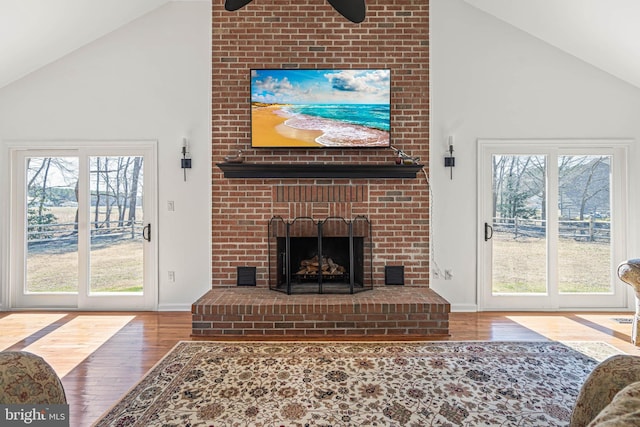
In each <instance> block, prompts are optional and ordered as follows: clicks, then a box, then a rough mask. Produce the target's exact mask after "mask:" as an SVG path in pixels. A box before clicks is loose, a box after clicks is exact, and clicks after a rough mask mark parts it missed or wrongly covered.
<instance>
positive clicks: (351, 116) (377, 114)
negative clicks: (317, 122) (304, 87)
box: [287, 104, 390, 132]
mask: <svg viewBox="0 0 640 427" xmlns="http://www.w3.org/2000/svg"><path fill="white" fill-rule="evenodd" d="M287 110H289V111H290V112H291V113H292V114H306V115H308V116H314V117H322V118H325V119H331V120H337V121H340V122H345V123H351V124H354V125H360V126H366V127H369V128H373V129H380V130H384V131H387V132H389V127H390V123H389V118H390V107H389V105H388V104H310V105H289V106H287Z"/></svg>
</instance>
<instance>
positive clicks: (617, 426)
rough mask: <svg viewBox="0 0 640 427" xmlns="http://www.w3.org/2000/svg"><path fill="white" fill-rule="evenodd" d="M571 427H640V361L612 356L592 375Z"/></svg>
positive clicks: (623, 356)
mask: <svg viewBox="0 0 640 427" xmlns="http://www.w3.org/2000/svg"><path fill="white" fill-rule="evenodd" d="M569 426H570V427H585V426H589V427H631V426H636V427H637V426H640V357H639V356H631V355H628V354H618V355H615V356H611V357H609V358H608V359H606V360H604V361H603V362H601V363H600V364H599V365H598V366H596V368H595V369H594V370H593V371H592V372H591V373H590V374H589V376H588V377H587V380H586V381H585V382H584V384H583V385H582V388H581V389H580V393H579V394H578V398H577V400H576V405H575V407H574V408H573V413H572V414H571V423H570V424H569Z"/></svg>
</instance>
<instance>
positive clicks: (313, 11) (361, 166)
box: [193, 0, 449, 336]
mask: <svg viewBox="0 0 640 427" xmlns="http://www.w3.org/2000/svg"><path fill="white" fill-rule="evenodd" d="M223 4H224V2H223V1H217V0H216V1H214V2H213V8H212V9H213V21H212V22H213V31H212V61H213V64H212V70H213V76H212V163H213V176H212V216H211V219H212V278H213V283H212V290H211V292H209V293H208V294H207V295H204V296H203V297H202V298H201V299H200V300H199V301H198V302H196V303H195V304H194V306H193V316H194V317H193V321H194V328H193V334H194V336H221V335H252V334H255V335H269V334H270V331H271V332H272V333H273V334H274V335H284V336H286V335H287V330H290V329H291V328H287V327H288V326H292V325H293V323H289V321H288V320H287V319H285V317H286V315H287V313H289V311H291V314H294V313H295V314H296V315H300V316H302V315H303V314H304V313H302V312H301V311H304V310H305V308H304V307H305V306H306V307H311V308H309V309H308V310H307V311H309V312H310V313H309V317H308V319H302V318H301V317H300V318H299V320H298V322H307V323H305V324H306V325H307V329H304V330H302V332H301V331H300V330H298V331H296V332H295V333H294V334H296V335H304V336H316V335H317V336H322V335H328V334H336V333H337V334H342V333H345V331H346V330H347V329H350V330H354V331H359V332H355V333H362V331H365V330H370V331H372V332H371V334H373V335H385V334H392V335H405V334H412V332H411V331H414V332H413V334H417V335H420V336H429V335H443V334H446V333H447V331H448V312H449V304H448V303H447V302H446V301H445V300H444V299H442V298H441V297H439V296H438V295H437V294H436V293H435V292H433V291H432V290H431V289H429V224H430V218H429V188H428V184H427V182H426V177H425V174H424V173H423V170H422V169H421V168H420V167H414V168H413V169H411V170H409V169H406V170H404V171H401V173H398V174H396V173H395V172H394V168H397V166H395V163H394V158H395V155H394V152H393V150H391V149H337V148H336V149H333V148H332V149H291V150H287V149H251V147H250V132H251V123H250V102H249V83H250V80H249V79H250V77H249V70H250V69H252V68H388V69H390V70H391V82H392V92H391V104H392V105H391V139H392V145H393V146H394V147H397V148H398V149H400V150H402V151H404V152H406V153H409V154H411V155H413V156H418V157H420V158H421V161H420V162H421V164H422V165H427V164H428V159H429V71H428V70H429V37H428V34H429V2H428V0H423V1H413V0H398V1H393V2H389V1H382V0H368V1H367V18H366V20H365V21H364V22H363V23H361V24H353V23H351V22H349V21H347V20H345V19H344V18H343V17H342V16H340V15H339V14H338V13H337V12H335V11H334V10H333V8H332V7H331V6H330V5H329V3H328V2H326V1H324V0H308V1H305V2H291V1H289V0H269V1H254V2H252V3H250V4H249V5H247V6H246V7H244V8H242V9H240V10H239V11H236V12H227V11H225V10H224V8H223ZM238 150H242V151H243V155H244V159H245V160H244V165H267V166H268V167H269V168H273V167H274V166H276V167H277V169H278V170H277V171H276V172H275V173H273V171H272V169H268V170H266V172H265V170H262V171H258V173H253V174H243V173H242V172H239V173H238V172H237V171H236V172H234V173H232V172H231V171H226V172H225V171H223V170H222V169H221V168H220V167H219V166H218V164H221V163H222V162H223V158H224V157H225V156H227V155H229V154H231V153H235V152H237V151H238ZM307 165H310V166H311V168H312V169H314V170H315V172H314V173H307V174H305V173H304V169H305V168H304V167H303V168H302V169H303V172H300V169H301V166H307ZM400 167H402V166H400ZM426 167H427V166H424V168H425V169H426ZM223 168H224V166H223ZM345 171H346V172H345ZM358 171H361V172H362V171H364V172H363V173H358ZM333 172H334V173H333ZM365 172H366V173H365ZM358 216H363V217H366V218H368V220H369V221H370V222H371V234H372V236H371V237H372V240H373V242H374V243H373V262H372V272H371V276H372V287H373V289H372V290H371V291H368V292H362V293H359V294H357V295H349V296H345V295H339V296H323V297H324V298H322V299H320V300H318V299H317V298H316V297H313V298H311V297H308V296H307V297H305V296H297V295H278V296H277V297H275V296H273V295H271V294H272V293H276V292H274V291H270V290H269V289H268V287H269V256H268V255H269V254H268V233H267V225H268V223H269V221H270V219H271V218H273V217H281V218H283V219H284V220H285V221H291V220H293V219H294V218H298V217H308V218H313V219H316V220H322V219H324V218H328V217H341V218H356V217H358ZM243 266H248V267H255V271H256V286H255V287H253V288H242V289H237V288H236V289H234V287H235V285H236V283H237V271H238V267H243ZM387 266H403V268H404V286H401V287H394V288H393V289H390V287H388V286H385V267H387ZM252 292H254V293H253V294H252ZM403 293H404V295H405V296H403ZM367 294H369V295H367ZM258 295H263V296H264V298H259V297H258ZM333 297H335V299H333V300H330V299H327V298H333ZM274 298H276V299H278V301H279V302H278V304H284V306H283V307H274V306H273V304H276V303H275V302H274V301H275V300H274ZM282 298H285V299H284V300H281V299H282ZM287 298H288V299H287ZM305 298H306V299H305ZM380 298H382V299H380ZM225 300H232V303H230V304H231V305H225V304H227V303H226V302H225ZM249 301H251V304H249ZM309 304H311V306H309ZM314 304H320V305H322V307H321V308H318V307H315V306H314ZM403 306H406V307H405V308H406V310H405V311H406V312H403V310H402V307H403ZM345 307H351V309H348V308H345ZM425 310H426V311H431V310H433V313H434V316H433V317H430V315H429V314H428V313H427V314H425V313H424V312H425ZM341 311H344V313H343V316H342V318H341V319H334V320H323V321H322V322H325V323H322V324H321V325H320V326H318V323H319V322H321V321H320V320H318V319H319V318H318V316H319V315H323V314H326V313H327V312H331V313H335V312H341ZM355 312H361V313H362V314H363V316H364V317H362V318H361V317H358V318H357V319H356V320H354V318H352V319H351V320H349V318H348V316H350V315H356V314H358V313H355ZM383 312H386V314H387V315H388V314H393V316H387V317H386V318H385V319H384V320H383V319H382V318H381V317H380V316H379V315H381V314H384V313H383ZM223 313H228V315H227V319H226V320H227V321H224V319H223V317H222V316H223ZM259 313H263V316H262V317H256V315H258V314H259ZM366 313H370V315H371V316H373V317H371V318H372V319H374V318H375V319H378V322H382V323H380V324H379V325H377V326H371V325H369V326H367V325H365V324H363V323H362V322H364V321H366ZM374 313H375V315H376V316H377V317H376V316H374ZM216 316H217V317H216ZM265 316H266V318H267V319H275V320H265ZM269 316H272V317H269ZM274 316H275V317H274ZM321 317H322V316H321ZM329 317H331V316H329ZM390 317H391V318H393V319H391V320H389V318H390ZM418 318H419V320H416V319H418ZM232 319H235V320H232ZM248 319H251V320H248ZM314 319H315V320H314ZM345 319H346V320H345ZM411 319H413V320H415V321H419V322H422V323H420V324H418V323H411ZM234 321H235V322H237V323H238V324H239V326H238V327H237V328H234V326H233V323H234ZM278 321H280V326H283V325H282V323H286V325H285V326H283V327H282V328H279V327H278V326H276V323H278ZM341 321H344V322H347V323H348V325H351V326H353V325H354V322H355V323H357V324H358V327H347V326H345V325H346V324H344V325H343V326H344V327H343V328H340V327H339V326H338V325H337V323H340V322H341ZM387 321H388V322H395V323H393V325H395V326H394V327H391V326H389V325H392V324H391V323H384V322H387ZM403 321H404V322H409V323H404V324H403V323H402V322H403ZM216 322H217V323H216ZM252 322H253V323H256V322H258V323H261V326H262V327H260V328H255V329H254V330H253V332H252V331H251V328H250V327H249V326H248V325H249V323H252ZM265 322H266V323H265ZM291 322H295V320H291ZM314 322H315V323H314ZM326 322H329V323H326ZM331 322H333V323H331ZM336 322H337V323H336ZM399 322H400V324H401V325H405V326H398V324H399ZM383 323H384V324H383ZM216 325H217V326H220V325H222V327H217V326H216ZM299 326H300V325H299ZM378 326H379V327H378ZM314 330H315V332H314ZM212 331H213V332H212ZM256 331H257V332H256ZM274 331H275V332H274ZM384 331H386V332H384ZM389 331H391V332H389ZM291 333H293V332H291Z"/></svg>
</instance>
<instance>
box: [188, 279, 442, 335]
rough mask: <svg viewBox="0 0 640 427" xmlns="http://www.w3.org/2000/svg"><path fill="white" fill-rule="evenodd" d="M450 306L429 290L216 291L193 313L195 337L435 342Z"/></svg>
mask: <svg viewBox="0 0 640 427" xmlns="http://www.w3.org/2000/svg"><path fill="white" fill-rule="evenodd" d="M449 312H450V305H449V303H448V302H447V301H446V300H445V299H444V298H442V297H441V296H440V295H438V294H437V293H436V292H434V291H432V290H431V289H429V288H424V287H403V286H399V287H383V288H375V289H373V290H371V291H367V292H361V293H358V294H353V295H335V294H334V295H286V294H282V293H279V292H275V291H270V290H268V289H261V288H215V289H212V290H210V291H209V292H207V293H206V294H205V295H203V296H202V297H201V298H200V299H199V300H198V301H196V302H195V303H194V304H193V305H192V308H191V313H192V319H193V324H192V334H193V336H194V337H197V338H212V339H221V338H227V339H229V338H238V337H243V338H244V337H248V338H251V337H258V338H261V339H278V338H280V339H286V338H296V337H307V338H323V337H326V338H331V339H340V338H344V339H353V338H358V337H360V338H387V339H389V338H412V339H421V338H434V337H439V336H440V337H442V336H447V335H448V333H449Z"/></svg>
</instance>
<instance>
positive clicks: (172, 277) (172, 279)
mask: <svg viewBox="0 0 640 427" xmlns="http://www.w3.org/2000/svg"><path fill="white" fill-rule="evenodd" d="M169 281H170V282H175V281H176V272H175V271H170V272H169Z"/></svg>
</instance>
